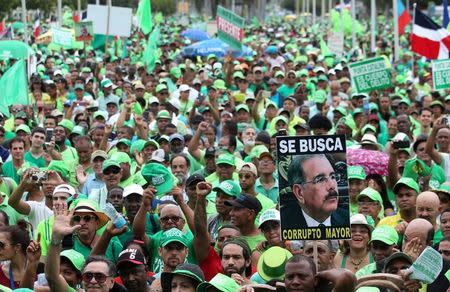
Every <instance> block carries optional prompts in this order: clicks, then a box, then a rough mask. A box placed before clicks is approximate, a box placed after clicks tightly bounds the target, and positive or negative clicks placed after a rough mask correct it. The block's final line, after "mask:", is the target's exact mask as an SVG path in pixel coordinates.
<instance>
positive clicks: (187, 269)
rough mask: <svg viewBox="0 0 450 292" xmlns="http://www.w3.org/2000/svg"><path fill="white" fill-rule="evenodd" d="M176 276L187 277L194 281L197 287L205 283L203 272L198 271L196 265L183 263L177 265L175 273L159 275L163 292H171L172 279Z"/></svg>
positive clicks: (198, 268)
mask: <svg viewBox="0 0 450 292" xmlns="http://www.w3.org/2000/svg"><path fill="white" fill-rule="evenodd" d="M176 275H181V276H184V277H188V278H190V279H192V280H194V281H195V282H197V283H196V285H194V286H195V287H196V286H197V285H199V284H200V283H203V282H205V276H204V274H203V271H202V270H201V269H200V267H199V266H198V265H195V264H190V263H183V264H179V265H178V266H177V267H176V268H175V271H173V272H162V273H161V287H162V289H163V291H171V289H172V279H173V277H174V276H176Z"/></svg>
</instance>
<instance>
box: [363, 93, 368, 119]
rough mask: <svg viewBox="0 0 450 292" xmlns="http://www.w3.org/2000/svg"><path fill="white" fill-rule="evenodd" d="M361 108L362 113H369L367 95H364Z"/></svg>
mask: <svg viewBox="0 0 450 292" xmlns="http://www.w3.org/2000/svg"><path fill="white" fill-rule="evenodd" d="M363 109H364V113H365V114H366V115H368V114H369V98H368V97H365V98H364V99H363Z"/></svg>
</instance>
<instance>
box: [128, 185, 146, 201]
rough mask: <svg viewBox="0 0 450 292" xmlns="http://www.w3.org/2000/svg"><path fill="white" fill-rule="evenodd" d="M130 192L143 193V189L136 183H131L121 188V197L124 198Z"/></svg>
mask: <svg viewBox="0 0 450 292" xmlns="http://www.w3.org/2000/svg"><path fill="white" fill-rule="evenodd" d="M131 194H138V195H140V196H143V195H144V189H143V188H142V187H141V186H140V185H138V184H131V185H129V186H126V187H125V188H124V189H123V197H124V198H126V197H128V196H129V195H131Z"/></svg>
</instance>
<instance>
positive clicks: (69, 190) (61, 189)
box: [53, 184, 77, 197]
mask: <svg viewBox="0 0 450 292" xmlns="http://www.w3.org/2000/svg"><path fill="white" fill-rule="evenodd" d="M56 193H65V194H69V195H70V196H71V197H73V196H75V194H76V193H77V191H75V189H74V188H73V187H72V186H71V185H68V184H62V185H59V186H57V187H56V188H55V189H54V190H53V196H54V195H55V194H56Z"/></svg>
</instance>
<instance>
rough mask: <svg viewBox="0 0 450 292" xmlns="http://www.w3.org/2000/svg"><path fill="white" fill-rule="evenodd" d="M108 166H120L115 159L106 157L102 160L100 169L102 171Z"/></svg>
mask: <svg viewBox="0 0 450 292" xmlns="http://www.w3.org/2000/svg"><path fill="white" fill-rule="evenodd" d="M109 167H117V168H120V164H119V162H118V161H116V160H114V159H107V160H105V161H103V165H102V171H103V172H104V171H105V170H106V169H107V168H109Z"/></svg>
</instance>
